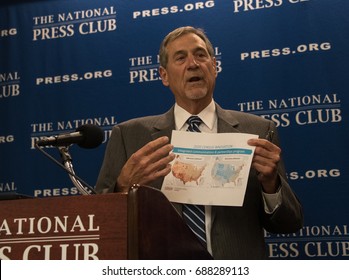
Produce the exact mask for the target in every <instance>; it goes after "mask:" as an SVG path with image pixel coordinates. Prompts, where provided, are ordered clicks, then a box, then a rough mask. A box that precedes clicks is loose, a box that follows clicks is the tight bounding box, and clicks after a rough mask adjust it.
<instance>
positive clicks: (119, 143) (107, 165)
mask: <svg viewBox="0 0 349 280" xmlns="http://www.w3.org/2000/svg"><path fill="white" fill-rule="evenodd" d="M126 160H127V158H126V151H125V145H124V141H123V137H122V133H121V128H120V127H119V126H114V127H113V129H112V133H111V136H110V138H109V141H108V143H107V147H106V150H105V155H104V159H103V163H102V167H101V170H100V172H99V175H98V178H97V183H96V192H97V193H106V192H115V186H116V180H117V178H118V176H119V174H120V172H121V169H122V167H123V166H124V164H125V163H126Z"/></svg>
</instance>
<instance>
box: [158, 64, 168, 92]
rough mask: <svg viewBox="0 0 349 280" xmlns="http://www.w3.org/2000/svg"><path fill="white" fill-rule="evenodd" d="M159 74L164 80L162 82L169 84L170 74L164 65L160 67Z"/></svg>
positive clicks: (165, 84)
mask: <svg viewBox="0 0 349 280" xmlns="http://www.w3.org/2000/svg"><path fill="white" fill-rule="evenodd" d="M159 74H160V77H161V80H162V84H163V85H164V86H166V87H168V86H169V82H168V75H167V71H166V69H165V68H164V67H162V66H160V67H159Z"/></svg>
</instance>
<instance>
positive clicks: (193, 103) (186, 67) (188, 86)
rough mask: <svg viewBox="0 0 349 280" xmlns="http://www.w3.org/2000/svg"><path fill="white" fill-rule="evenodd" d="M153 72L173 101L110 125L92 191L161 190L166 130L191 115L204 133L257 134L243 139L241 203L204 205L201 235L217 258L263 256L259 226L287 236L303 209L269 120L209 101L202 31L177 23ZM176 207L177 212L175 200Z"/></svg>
mask: <svg viewBox="0 0 349 280" xmlns="http://www.w3.org/2000/svg"><path fill="white" fill-rule="evenodd" d="M159 73H160V76H161V79H162V83H163V84H164V85H165V86H167V87H169V88H170V90H171V91H172V93H173V94H174V97H175V101H176V103H175V105H174V106H173V107H172V108H171V109H170V110H169V111H168V112H166V113H165V114H162V115H158V116H147V117H143V118H138V119H133V120H129V121H126V122H124V123H121V124H119V125H116V126H115V127H114V128H113V131H112V134H111V137H110V139H109V142H108V145H107V150H106V153H105V158H104V161H103V165H102V168H101V171H100V174H99V177H98V180H97V185H96V190H97V191H98V192H100V193H102V192H116V191H125V190H127V189H128V188H129V187H130V186H132V185H133V184H140V185H149V186H152V187H155V188H158V189H160V188H161V186H162V182H163V179H164V176H166V175H167V174H169V173H170V172H171V164H170V163H171V161H172V160H173V159H174V154H173V153H172V152H171V151H172V149H173V146H172V145H171V144H170V137H171V132H172V130H187V128H188V124H187V123H186V120H187V119H188V118H189V117H190V116H192V115H195V116H199V117H200V119H201V120H202V123H201V124H200V130H201V131H202V132H209V133H250V134H257V135H259V137H260V138H259V139H250V140H249V141H248V144H249V145H251V146H255V147H256V148H255V153H254V156H253V160H252V168H251V170H250V174H249V180H248V185H247V189H246V194H245V198H244V203H243V206H242V207H228V206H205V215H206V222H205V223H206V237H207V249H208V251H209V252H210V253H211V255H212V256H213V258H215V259H264V258H266V247H265V242H264V232H263V229H265V230H267V231H269V232H272V233H291V232H295V231H297V230H299V229H300V228H301V227H302V225H303V214H302V207H301V205H300V203H299V201H298V199H297V197H296V196H295V194H294V193H293V191H292V190H291V188H290V186H289V184H288V183H287V180H286V174H285V170H284V166H283V162H282V160H281V149H280V148H279V138H278V133H277V129H276V127H275V124H274V123H273V122H272V121H269V120H266V119H263V118H261V117H258V116H254V115H251V114H247V113H243V112H238V111H231V110H224V109H222V108H221V107H220V106H219V105H218V104H217V103H215V102H214V100H213V91H214V88H215V81H216V76H217V71H216V60H215V57H214V50H213V47H212V44H211V43H210V41H209V39H208V38H207V37H206V35H205V34H204V32H203V31H202V30H200V29H195V28H193V27H190V26H188V27H181V28H178V29H176V30H174V31H172V32H170V33H169V34H168V35H167V36H166V37H165V38H164V40H163V42H162V44H161V46H160V68H159ZM267 135H268V137H266V136H267ZM266 138H268V139H266ZM176 208H177V209H178V211H179V212H180V213H181V211H182V207H181V204H176Z"/></svg>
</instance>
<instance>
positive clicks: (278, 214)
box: [264, 122, 304, 233]
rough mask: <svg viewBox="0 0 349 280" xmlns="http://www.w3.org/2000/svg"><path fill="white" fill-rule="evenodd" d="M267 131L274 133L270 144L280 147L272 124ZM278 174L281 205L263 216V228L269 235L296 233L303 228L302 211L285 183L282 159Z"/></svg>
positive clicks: (292, 192) (289, 187)
mask: <svg viewBox="0 0 349 280" xmlns="http://www.w3.org/2000/svg"><path fill="white" fill-rule="evenodd" d="M269 129H270V130H272V131H274V137H273V139H271V140H272V142H273V143H274V144H275V145H277V146H279V147H280V141H279V136H278V132H277V129H276V126H275V124H274V123H273V122H272V123H271V125H270V128H269ZM278 174H279V177H280V191H281V198H282V199H281V204H280V206H279V207H278V208H277V209H276V210H275V211H274V212H273V213H272V214H266V213H265V214H264V221H265V224H264V228H265V229H266V230H267V231H269V232H271V233H291V232H296V231H298V230H299V229H301V228H302V226H303V219H304V218H303V210H302V205H301V203H300V201H299V199H298V198H297V196H296V194H295V193H294V191H293V190H292V188H291V186H290V185H289V183H288V181H287V177H286V171H285V166H284V162H283V160H282V158H281V161H280V162H279V166H278Z"/></svg>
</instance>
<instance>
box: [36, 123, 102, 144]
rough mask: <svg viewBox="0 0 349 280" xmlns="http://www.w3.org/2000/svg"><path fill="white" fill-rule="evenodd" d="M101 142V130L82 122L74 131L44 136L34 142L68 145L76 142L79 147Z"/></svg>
mask: <svg viewBox="0 0 349 280" xmlns="http://www.w3.org/2000/svg"><path fill="white" fill-rule="evenodd" d="M102 142H103V131H102V129H100V128H99V127H98V126H97V125H94V124H84V125H82V126H79V127H78V128H77V129H76V131H75V132H71V133H66V134H59V135H55V136H50V137H45V138H43V139H40V140H38V141H37V142H36V144H37V145H38V146H42V147H44V146H69V145H71V144H78V146H80V147H81V148H86V149H93V148H96V147H98V146H99V145H100V144H101V143H102Z"/></svg>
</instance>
